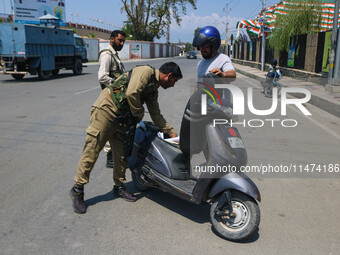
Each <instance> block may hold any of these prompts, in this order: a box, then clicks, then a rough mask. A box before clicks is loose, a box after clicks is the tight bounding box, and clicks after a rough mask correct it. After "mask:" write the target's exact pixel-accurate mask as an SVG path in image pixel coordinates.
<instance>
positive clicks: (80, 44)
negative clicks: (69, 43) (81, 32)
mask: <svg viewBox="0 0 340 255" xmlns="http://www.w3.org/2000/svg"><path fill="white" fill-rule="evenodd" d="M76 45H77V46H84V41H83V39H81V38H76Z"/></svg>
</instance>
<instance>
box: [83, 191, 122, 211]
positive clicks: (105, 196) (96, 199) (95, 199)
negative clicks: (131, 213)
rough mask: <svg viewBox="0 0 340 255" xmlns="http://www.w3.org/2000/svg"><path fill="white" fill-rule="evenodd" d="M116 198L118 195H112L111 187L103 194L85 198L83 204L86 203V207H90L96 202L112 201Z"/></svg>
mask: <svg viewBox="0 0 340 255" xmlns="http://www.w3.org/2000/svg"><path fill="white" fill-rule="evenodd" d="M116 198H118V197H117V196H114V195H113V189H112V190H110V191H109V192H107V193H105V194H103V195H99V196H96V197H93V198H90V199H87V200H85V204H86V207H90V206H93V205H95V204H97V203H101V202H108V201H112V200H114V199H116Z"/></svg>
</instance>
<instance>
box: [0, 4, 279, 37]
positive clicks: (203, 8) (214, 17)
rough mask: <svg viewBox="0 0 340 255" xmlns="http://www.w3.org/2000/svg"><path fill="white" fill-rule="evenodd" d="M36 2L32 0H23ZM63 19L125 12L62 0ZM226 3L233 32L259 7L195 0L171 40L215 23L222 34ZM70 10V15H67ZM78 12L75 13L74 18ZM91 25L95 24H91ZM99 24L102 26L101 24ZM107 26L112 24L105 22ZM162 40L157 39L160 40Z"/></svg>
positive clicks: (114, 20)
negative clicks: (193, 6)
mask: <svg viewBox="0 0 340 255" xmlns="http://www.w3.org/2000/svg"><path fill="white" fill-rule="evenodd" d="M25 1H36V0H25ZM64 2H65V6H66V19H67V21H72V20H73V22H78V21H79V23H83V24H88V25H91V21H90V18H96V19H101V20H103V21H105V22H107V23H109V24H114V25H117V26H119V27H121V26H123V21H124V20H126V14H125V13H121V11H120V9H121V7H122V3H121V1H120V0H65V1H64ZM266 2H267V5H266V6H269V5H272V4H275V3H277V2H279V0H267V1H266ZM226 3H228V6H229V30H231V33H234V34H235V35H236V29H235V25H236V22H237V21H238V20H242V19H250V18H254V17H255V16H256V15H257V14H258V13H259V11H260V10H261V7H262V1H261V0H198V1H197V9H196V10H194V9H192V8H190V7H189V6H188V8H187V14H186V15H185V16H182V23H181V26H180V27H179V26H177V24H176V23H175V22H173V23H172V24H171V27H170V41H171V42H179V41H182V42H191V41H192V38H193V33H194V30H195V29H196V28H197V27H199V26H200V27H202V26H207V25H215V26H216V27H217V28H218V29H219V31H220V33H221V36H222V37H223V38H224V37H225V36H226V32H225V30H226V20H227V19H226V12H225V11H224V9H225V7H226ZM10 6H11V5H10V0H0V13H3V12H4V10H5V13H10ZM71 13H73V16H71ZM76 13H78V14H79V16H78V17H75V14H76ZM93 24H95V23H93ZM101 26H103V25H101ZM105 26H106V27H107V28H108V29H110V30H112V29H115V27H113V26H109V25H105ZM165 40H166V39H165V38H161V39H160V40H158V41H160V42H164V41H165Z"/></svg>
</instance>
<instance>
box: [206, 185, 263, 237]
mask: <svg viewBox="0 0 340 255" xmlns="http://www.w3.org/2000/svg"><path fill="white" fill-rule="evenodd" d="M219 199H220V198H219ZM219 199H218V200H217V201H215V202H214V203H213V204H212V205H211V208H210V219H211V223H212V225H213V227H214V229H215V230H216V231H217V233H218V234H219V235H220V236H221V237H223V238H224V239H227V240H230V241H243V240H245V239H247V238H248V237H250V236H251V235H252V234H253V233H254V232H255V231H256V230H257V228H258V226H259V224H260V217H261V216H260V209H259V206H258V204H257V202H256V201H255V199H253V198H252V197H250V196H248V195H246V194H244V193H241V192H238V191H232V193H231V204H232V207H233V212H232V214H231V216H230V217H229V216H227V215H221V214H220V213H218V212H217V211H215V209H216V206H217V204H218V201H219ZM221 211H222V212H223V213H224V214H226V213H227V212H228V208H227V205H225V206H224V207H223V208H222V210H221Z"/></svg>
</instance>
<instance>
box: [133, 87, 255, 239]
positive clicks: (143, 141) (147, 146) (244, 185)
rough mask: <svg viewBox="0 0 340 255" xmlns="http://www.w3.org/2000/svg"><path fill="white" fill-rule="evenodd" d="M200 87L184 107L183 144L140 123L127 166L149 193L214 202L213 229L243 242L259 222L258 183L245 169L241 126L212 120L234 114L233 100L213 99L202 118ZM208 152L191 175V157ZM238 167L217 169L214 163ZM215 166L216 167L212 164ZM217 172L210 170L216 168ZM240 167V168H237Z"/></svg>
mask: <svg viewBox="0 0 340 255" xmlns="http://www.w3.org/2000/svg"><path fill="white" fill-rule="evenodd" d="M201 95H202V90H200V89H198V90H197V91H196V92H195V93H194V94H193V95H192V96H191V98H190V100H189V102H188V104H187V106H186V109H185V111H184V115H183V119H182V124H181V131H180V141H179V146H176V145H174V144H172V143H169V142H167V141H166V140H164V139H161V138H159V137H158V136H157V132H158V131H159V130H158V128H157V127H156V126H155V125H154V124H153V123H151V122H141V123H140V124H139V126H138V127H137V130H136V134H135V142H134V147H133V150H132V154H131V156H130V157H129V158H128V164H129V168H130V169H131V171H132V179H133V182H134V184H135V186H136V187H137V188H138V189H139V190H141V191H146V190H148V189H150V188H153V187H155V188H158V189H161V190H163V191H166V192H169V193H171V194H173V195H175V196H177V197H180V198H182V199H185V200H187V201H190V202H192V203H195V204H202V203H206V202H208V203H210V204H211V209H210V219H211V222H212V225H213V228H214V229H215V230H216V232H217V233H218V234H219V235H220V236H221V237H223V238H225V239H227V240H231V241H242V240H245V239H247V238H248V237H249V236H251V235H252V234H253V233H254V232H255V231H257V228H258V226H259V223H260V209H259V206H258V204H257V202H256V200H257V201H259V202H260V201H261V196H260V192H259V190H258V188H257V187H256V185H255V184H254V183H253V182H252V181H251V180H250V179H249V178H248V177H247V176H246V175H245V174H244V173H242V172H240V171H239V170H240V168H241V166H245V165H246V164H247V152H246V149H245V147H244V145H243V142H242V138H241V136H240V134H239V132H238V130H237V129H236V128H234V127H230V126H229V125H215V126H214V125H213V123H212V121H213V119H221V118H224V119H225V118H228V119H230V118H231V115H232V114H231V107H230V106H231V104H230V103H229V102H226V101H225V100H224V99H222V100H221V101H222V105H227V106H222V105H216V104H215V103H214V102H213V101H212V100H210V101H208V103H207V111H208V114H207V115H205V116H202V115H201V113H200V110H201V103H200V102H201ZM202 151H204V155H205V157H206V159H207V162H206V165H205V166H203V167H201V168H204V169H205V170H203V171H201V174H200V176H198V177H194V176H192V174H191V163H190V161H191V157H192V155H193V154H196V153H200V152H202ZM217 166H219V167H220V170H222V168H224V170H225V169H227V168H228V167H229V170H230V169H234V171H216V170H218V169H216V167H217ZM214 167H215V168H214ZM213 168H214V169H215V171H211V170H212V169H213ZM235 169H236V171H235Z"/></svg>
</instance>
